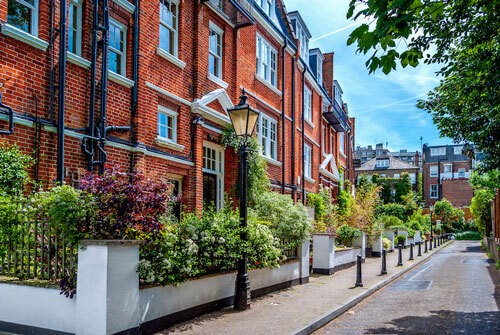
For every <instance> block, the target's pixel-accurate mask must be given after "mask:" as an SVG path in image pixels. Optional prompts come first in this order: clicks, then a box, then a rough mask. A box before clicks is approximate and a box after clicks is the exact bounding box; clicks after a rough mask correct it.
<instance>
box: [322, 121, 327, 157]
mask: <svg viewBox="0 0 500 335" xmlns="http://www.w3.org/2000/svg"><path fill="white" fill-rule="evenodd" d="M325 137H326V127H325V125H321V153H322V154H325V152H326V150H325V142H326V141H325Z"/></svg>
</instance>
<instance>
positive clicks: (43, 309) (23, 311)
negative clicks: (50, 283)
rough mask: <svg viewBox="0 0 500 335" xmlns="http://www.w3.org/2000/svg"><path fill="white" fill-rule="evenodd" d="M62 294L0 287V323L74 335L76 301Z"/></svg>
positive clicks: (45, 289) (3, 284)
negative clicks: (72, 334)
mask: <svg viewBox="0 0 500 335" xmlns="http://www.w3.org/2000/svg"><path fill="white" fill-rule="evenodd" d="M59 292H60V291H59V289H51V288H42V287H32V286H21V285H13V284H5V283H0V321H4V322H9V323H17V324H21V325H26V326H31V327H39V328H45V329H51V330H56V331H60V332H67V333H75V331H76V330H75V317H76V299H75V298H73V299H69V298H66V297H65V296H64V295H60V294H59Z"/></svg>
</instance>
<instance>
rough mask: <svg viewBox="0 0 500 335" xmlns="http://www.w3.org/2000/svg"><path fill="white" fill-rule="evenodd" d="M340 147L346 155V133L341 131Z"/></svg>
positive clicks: (341, 151)
mask: <svg viewBox="0 0 500 335" xmlns="http://www.w3.org/2000/svg"><path fill="white" fill-rule="evenodd" d="M339 148H340V153H341V154H342V155H344V156H345V134H344V133H343V132H340V133H339Z"/></svg>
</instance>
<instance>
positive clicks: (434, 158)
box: [422, 145, 474, 207]
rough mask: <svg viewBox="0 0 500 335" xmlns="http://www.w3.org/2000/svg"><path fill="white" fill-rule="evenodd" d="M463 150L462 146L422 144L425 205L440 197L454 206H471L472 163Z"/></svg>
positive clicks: (432, 203)
mask: <svg viewBox="0 0 500 335" xmlns="http://www.w3.org/2000/svg"><path fill="white" fill-rule="evenodd" d="M463 149H464V147H463V145H444V146H427V145H424V147H423V161H422V182H423V196H424V201H425V205H426V206H429V205H434V203H435V202H436V201H438V200H442V199H443V198H446V199H447V200H448V201H450V202H451V203H452V204H453V205H454V206H456V207H467V206H470V203H471V200H472V197H473V196H474V192H473V190H472V188H471V186H470V184H469V177H470V173H471V172H472V160H471V159H470V158H469V157H467V155H465V153H464V152H463Z"/></svg>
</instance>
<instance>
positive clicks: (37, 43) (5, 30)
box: [2, 23, 49, 51]
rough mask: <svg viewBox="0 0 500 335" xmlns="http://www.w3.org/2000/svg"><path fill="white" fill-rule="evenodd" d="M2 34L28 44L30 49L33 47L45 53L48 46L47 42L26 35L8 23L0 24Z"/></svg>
mask: <svg viewBox="0 0 500 335" xmlns="http://www.w3.org/2000/svg"><path fill="white" fill-rule="evenodd" d="M2 34H4V35H5V36H9V37H12V38H14V39H16V40H18V41H21V42H24V43H26V44H29V45H31V46H32V47H35V48H37V49H40V50H42V51H46V50H47V48H48V46H49V43H48V42H45V41H44V40H42V39H40V38H38V37H36V36H34V35H31V34H30V33H27V32H25V31H23V30H21V29H18V28H16V27H14V26H11V25H10V24H8V23H4V24H2Z"/></svg>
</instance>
